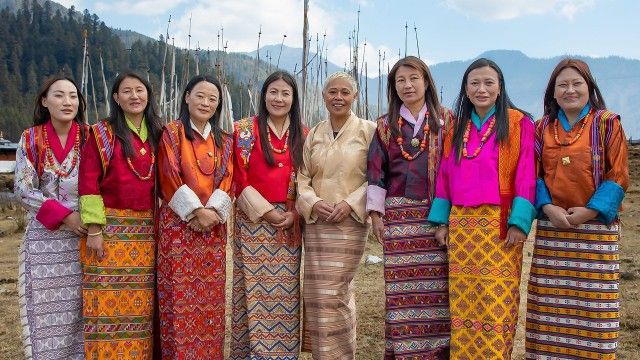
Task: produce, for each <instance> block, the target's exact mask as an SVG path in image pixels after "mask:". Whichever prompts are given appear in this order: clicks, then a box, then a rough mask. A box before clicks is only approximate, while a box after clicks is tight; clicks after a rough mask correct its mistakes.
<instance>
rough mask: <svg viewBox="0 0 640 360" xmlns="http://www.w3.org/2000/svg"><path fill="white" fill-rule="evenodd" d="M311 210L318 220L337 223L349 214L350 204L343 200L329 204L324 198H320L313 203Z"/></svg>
mask: <svg viewBox="0 0 640 360" xmlns="http://www.w3.org/2000/svg"><path fill="white" fill-rule="evenodd" d="M312 211H313V213H314V214H316V215H317V216H318V218H319V219H320V220H323V221H326V222H333V223H339V222H342V221H343V220H344V219H346V218H347V216H349V214H351V206H350V205H349V204H347V202H346V201H344V200H342V201H340V202H339V203H337V204H335V205H332V204H329V203H328V202H326V201H324V200H320V201H318V202H316V203H315V204H313V209H312Z"/></svg>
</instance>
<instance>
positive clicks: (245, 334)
mask: <svg viewBox="0 0 640 360" xmlns="http://www.w3.org/2000/svg"><path fill="white" fill-rule="evenodd" d="M274 205H276V206H277V207H278V208H279V209H281V210H283V211H284V206H283V205H282V204H274ZM233 240H234V244H233V245H234V246H233V294H232V302H233V310H232V311H233V313H232V319H231V336H232V337H231V359H237V360H245V359H260V360H269V359H278V360H294V359H298V356H299V352H300V257H301V253H302V246H301V245H298V246H294V247H292V246H289V245H287V244H284V243H282V242H280V241H278V237H277V231H276V229H275V228H274V227H273V226H271V225H269V224H268V223H267V222H259V223H253V222H251V221H250V220H249V219H248V218H247V216H246V215H245V214H244V213H243V212H242V210H240V209H237V208H236V223H235V235H234V239H233Z"/></svg>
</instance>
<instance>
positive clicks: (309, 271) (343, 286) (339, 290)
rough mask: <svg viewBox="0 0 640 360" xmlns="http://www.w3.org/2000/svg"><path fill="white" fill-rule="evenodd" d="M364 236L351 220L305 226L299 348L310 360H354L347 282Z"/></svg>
mask: <svg viewBox="0 0 640 360" xmlns="http://www.w3.org/2000/svg"><path fill="white" fill-rule="evenodd" d="M368 234H369V227H368V225H367V224H360V223H359V222H357V221H355V220H354V219H353V218H352V217H348V218H347V219H345V220H344V221H342V222H341V223H340V224H334V223H326V222H321V221H319V222H317V223H316V224H307V225H306V227H305V231H304V256H305V257H304V283H303V285H304V286H303V293H304V307H305V308H304V324H305V335H306V334H307V333H308V335H309V336H308V339H309V341H310V344H306V343H305V348H310V349H311V351H312V353H313V357H314V358H316V359H355V356H356V299H355V293H354V281H353V280H354V277H355V275H356V271H357V270H358V264H359V263H360V259H361V258H362V254H363V253H364V247H365V244H366V242H367V236H368ZM306 340H307V337H306V336H305V341H306ZM309 345H310V346H309Z"/></svg>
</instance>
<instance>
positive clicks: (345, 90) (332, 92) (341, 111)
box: [322, 78, 358, 117]
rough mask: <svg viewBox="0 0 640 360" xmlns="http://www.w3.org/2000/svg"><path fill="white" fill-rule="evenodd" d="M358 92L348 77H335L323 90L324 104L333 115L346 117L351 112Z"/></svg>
mask: <svg viewBox="0 0 640 360" xmlns="http://www.w3.org/2000/svg"><path fill="white" fill-rule="evenodd" d="M357 94H358V93H357V92H355V91H354V90H353V88H352V86H351V83H350V82H349V81H347V80H346V79H340V78H338V79H333V80H331V82H330V83H329V84H328V85H327V88H326V90H325V91H323V92H322V97H323V98H324V105H325V106H326V108H327V110H328V111H329V114H330V115H331V116H332V117H345V116H349V114H351V105H352V104H353V101H354V100H355V98H356V95H357Z"/></svg>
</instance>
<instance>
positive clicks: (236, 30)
mask: <svg viewBox="0 0 640 360" xmlns="http://www.w3.org/2000/svg"><path fill="white" fill-rule="evenodd" d="M309 7H310V9H309V35H310V36H311V35H312V34H316V33H320V34H324V33H325V31H326V33H327V36H328V37H329V36H331V35H332V34H333V30H334V21H335V17H334V16H331V14H329V13H328V12H327V11H325V10H324V9H322V8H320V7H319V6H318V4H317V3H315V2H310V4H309ZM302 15H303V3H302V1H300V0H263V1H260V2H253V1H237V0H218V1H216V2H215V5H212V4H211V2H209V1H198V2H196V3H195V4H194V5H190V6H188V7H187V8H186V9H185V10H184V12H183V13H182V14H181V15H180V16H179V17H178V18H177V19H176V21H175V23H172V24H171V29H170V35H171V36H173V37H175V40H176V45H177V46H186V44H187V38H188V34H189V18H190V17H191V45H192V48H195V44H196V43H199V44H200V47H201V48H203V49H206V48H210V49H211V50H213V49H217V47H218V32H219V30H220V29H221V28H224V40H225V42H227V43H228V46H229V48H228V51H232V52H238V51H253V50H255V49H256V46H257V44H258V31H259V30H260V26H262V36H261V39H260V45H261V46H262V45H267V44H280V43H281V42H282V38H283V35H285V34H286V35H287V38H286V39H285V42H284V44H285V45H287V46H292V47H302V22H303V16H302ZM163 32H164V31H163ZM222 46H223V44H221V47H222Z"/></svg>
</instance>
